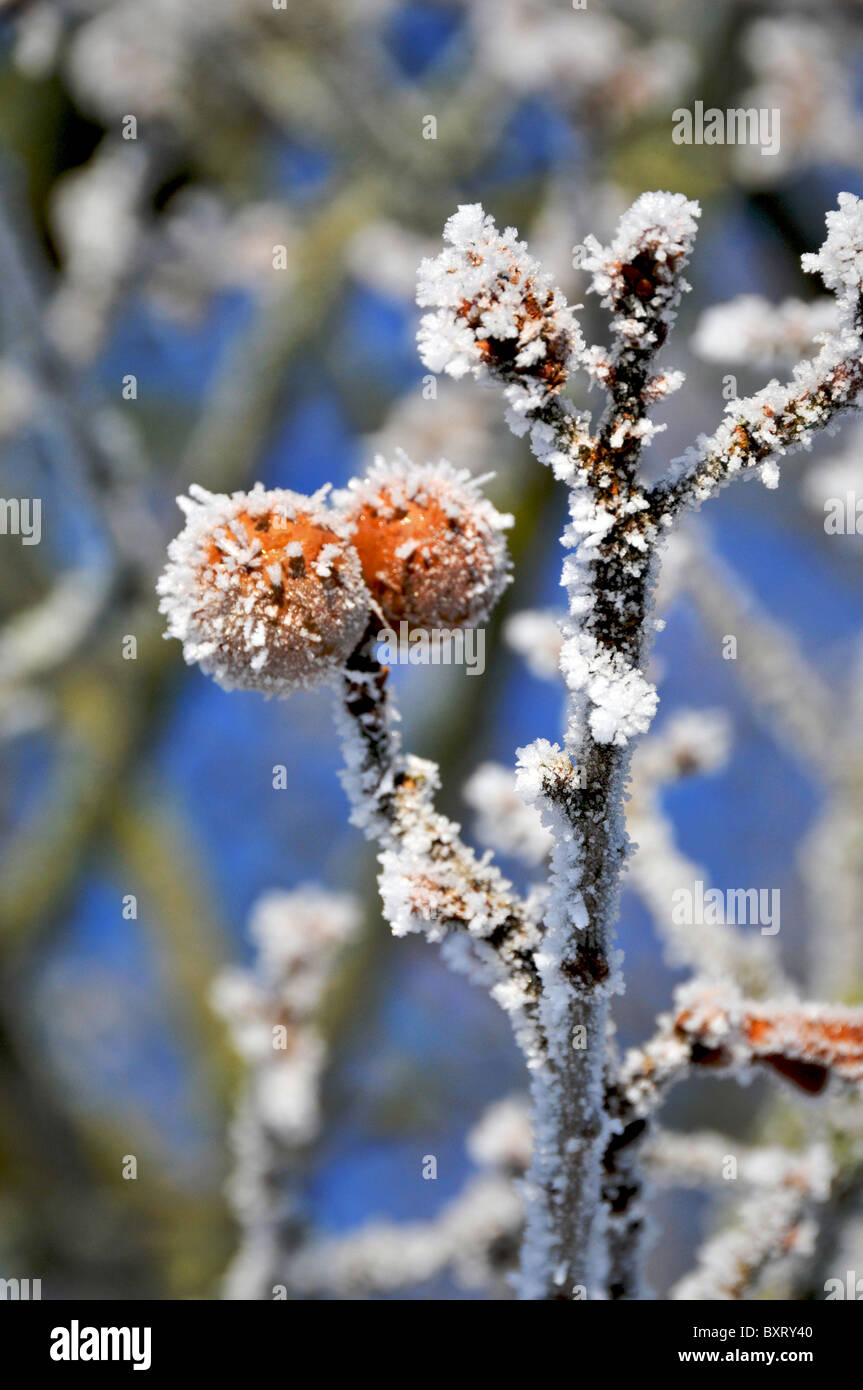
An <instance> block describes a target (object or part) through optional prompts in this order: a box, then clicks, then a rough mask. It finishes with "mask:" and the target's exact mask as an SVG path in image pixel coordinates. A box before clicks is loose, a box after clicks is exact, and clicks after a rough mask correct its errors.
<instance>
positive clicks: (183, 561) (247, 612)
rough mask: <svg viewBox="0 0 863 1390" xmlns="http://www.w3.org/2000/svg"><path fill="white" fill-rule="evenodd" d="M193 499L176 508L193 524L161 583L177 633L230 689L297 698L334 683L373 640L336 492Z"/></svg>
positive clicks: (258, 492) (175, 544)
mask: <svg viewBox="0 0 863 1390" xmlns="http://www.w3.org/2000/svg"><path fill="white" fill-rule="evenodd" d="M189 491H190V496H189V497H180V498H178V499H177V500H178V503H179V505H180V507H181V508H182V510H183V511H184V512H185V514H186V526H185V528H184V530H183V531H182V532H181V534H180V535H179V536H177V538H176V539H175V540H174V541H172V542H171V545H170V546H169V548H168V564H167V566H166V568H165V570H164V573H163V574H162V577H161V579H160V580H159V584H158V592H159V594H160V595H161V603H160V609H161V611H162V612H163V613H164V614H165V615H166V617H167V633H166V635H167V636H169V637H177V638H179V640H180V641H181V642H182V644H183V655H184V657H185V659H186V661H187V662H189V663H190V664H191V663H192V662H197V663H198V664H199V665H200V666H201V669H202V670H203V671H205V672H206V673H207V674H208V675H211V676H213V677H214V678H215V680H216V681H217V682H218V684H219V685H221V686H223V687H224V688H225V689H226V690H233V689H241V690H259V691H262V692H263V693H264V694H267V695H288V694H290V693H291V691H292V690H295V689H297V688H299V687H303V686H306V687H308V686H315V685H321V684H323V683H324V682H326V681H328V680H331V679H332V678H333V677H334V676H335V675H336V674H337V673H338V671H339V670H340V669H341V667H342V666H343V665H344V663H345V661H346V660H347V658H348V657H349V656H350V654H351V652H352V651H353V650H354V648H355V647H356V645H357V643H358V642H359V640H360V638H361V637H362V635H363V633H364V631H365V628H366V624H367V622H368V616H369V610H370V606H371V600H370V596H369V593H368V590H367V589H366V587H365V584H364V583H363V578H362V574H361V571H360V564H359V560H358V558H357V554H356V551H355V550H354V549H353V547H352V546H351V544H350V541H349V540H348V539H347V538H346V534H345V531H344V527H343V526H341V525H340V524H339V522H338V521H337V520H336V519H335V518H334V517H333V515H332V514H331V513H330V511H329V509H328V508H327V507H326V505H325V503H324V497H325V494H326V489H324V490H323V491H322V492H320V493H316V494H315V495H314V496H313V497H303V496H300V495H299V494H298V493H295V492H288V491H285V490H283V489H280V488H274V489H271V490H265V489H264V488H263V487H262V486H261V485H260V484H258V485H256V486H255V487H254V488H253V489H252V491H251V492H247V493H244V492H235V493H234V494H233V495H232V496H230V497H227V496H225V495H223V494H218V493H216V494H214V493H210V492H206V491H205V489H204V488H201V487H197V486H193V487H191V488H190V489H189Z"/></svg>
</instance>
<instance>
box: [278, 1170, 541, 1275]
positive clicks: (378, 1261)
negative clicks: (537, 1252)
mask: <svg viewBox="0 0 863 1390" xmlns="http://www.w3.org/2000/svg"><path fill="white" fill-rule="evenodd" d="M523 1219H524V1212H523V1206H522V1201H521V1198H520V1197H519V1194H518V1192H517V1191H516V1190H515V1187H514V1186H513V1184H512V1183H511V1182H510V1181H508V1180H507V1179H506V1178H503V1177H498V1176H496V1175H481V1176H479V1177H476V1178H474V1179H472V1180H471V1181H470V1182H469V1183H468V1184H467V1185H466V1186H465V1189H464V1191H463V1192H462V1193H461V1194H460V1195H459V1196H458V1197H456V1198H455V1199H454V1200H453V1201H451V1202H449V1203H447V1204H446V1205H445V1206H444V1207H443V1208H442V1210H441V1211H440V1212H439V1213H438V1215H437V1216H436V1217H435V1218H433V1219H432V1220H430V1221H412V1222H404V1223H396V1222H393V1221H374V1222H371V1223H369V1224H368V1225H366V1226H364V1227H362V1228H361V1229H360V1230H359V1231H356V1232H351V1233H350V1234H349V1235H346V1236H338V1237H332V1238H330V1239H327V1240H322V1241H320V1242H319V1243H318V1244H316V1245H311V1246H308V1247H307V1248H306V1249H303V1250H300V1251H299V1253H298V1254H297V1255H296V1256H295V1257H294V1258H293V1259H292V1260H291V1261H290V1263H289V1264H288V1266H287V1273H286V1278H287V1282H288V1287H289V1288H290V1289H291V1290H292V1292H293V1293H294V1294H295V1295H296V1296H299V1297H303V1296H305V1297H310V1296H314V1295H315V1294H321V1293H324V1294H327V1295H329V1296H330V1297H333V1296H335V1297H341V1298H364V1297H369V1296H370V1295H372V1294H375V1293H377V1294H382V1293H383V1294H386V1293H392V1292H394V1291H395V1290H397V1289H404V1288H406V1287H410V1286H411V1285H414V1284H422V1283H424V1282H425V1281H426V1280H429V1279H431V1278H433V1277H434V1276H435V1275H439V1274H440V1273H442V1272H443V1271H444V1270H447V1269H449V1270H450V1271H451V1273H452V1276H453V1279H454V1280H455V1282H456V1284H457V1285H459V1287H461V1288H464V1289H478V1288H482V1287H484V1286H485V1287H488V1285H489V1283H490V1282H494V1281H495V1280H498V1281H501V1283H502V1280H503V1279H504V1278H505V1277H506V1274H507V1270H506V1267H505V1265H506V1256H505V1252H506V1250H507V1247H509V1248H510V1249H511V1248H513V1247H514V1246H515V1244H516V1242H517V1240H518V1236H519V1233H520V1231H521V1226H522V1223H523ZM502 1256H503V1258H502ZM502 1263H503V1264H504V1268H503V1269H501V1264H502Z"/></svg>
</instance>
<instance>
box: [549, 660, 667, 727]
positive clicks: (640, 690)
mask: <svg viewBox="0 0 863 1390" xmlns="http://www.w3.org/2000/svg"><path fill="white" fill-rule="evenodd" d="M560 664H561V670H562V671H563V674H564V676H565V678H566V683H567V685H568V686H569V688H570V690H572V691H584V693H585V694H586V696H587V698H588V700H589V701H590V708H589V714H588V722H589V725H590V732H591V734H592V735H593V737H594V739H595V740H596V742H597V743H616V744H620V745H622V744H625V743H628V742H629V740H630V739H631V738H634V737H635V736H636V735H637V734H643V733H646V731H647V730H648V728H649V727H650V721H651V719H652V718H653V716H654V714H655V713H656V707H657V705H658V704H659V696H658V694H657V693H656V687H655V686H653V685H651V684H650V682H649V681H647V680H645V679H644V676H643V675H642V674H641V672H640V671H639V670H637V669H635V668H634V667H632V666H630V665H628V663H627V662H626V661H625V660H624V659H623V658H622V657H621V656H620V655H619V654H618V653H617V652H609V651H607V650H606V649H605V648H603V647H601V646H600V644H599V643H598V642H597V641H596V640H595V638H593V637H590V636H589V635H588V634H587V633H574V634H573V636H572V637H569V638H568V639H567V640H566V641H565V642H564V644H563V650H562V652H561V658H560Z"/></svg>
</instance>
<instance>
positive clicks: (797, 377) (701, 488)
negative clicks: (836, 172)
mask: <svg viewBox="0 0 863 1390" xmlns="http://www.w3.org/2000/svg"><path fill="white" fill-rule="evenodd" d="M827 229H828V231H827V239H826V240H825V242H824V244H823V246H822V247H821V249H820V251H818V252H816V253H813V254H810V255H806V256H804V257H803V267H804V269H805V270H811V271H818V272H820V274H821V278H822V280H823V281H824V284H825V285H826V286H827V288H828V289H829V290H831V291H833V293H834V294H835V295H836V300H837V315H836V316H837V323H836V327H835V329H834V330H833V331H832V332H825V333H823V334H822V335H821V348H820V350H819V351H818V353H817V354H816V356H815V357H813V358H811V359H810V360H808V361H805V362H802V363H800V365H799V366H797V367H795V369H794V375H793V379H792V380H791V381H790V382H787V383H786V384H784V385H780V384H779V382H777V381H771V382H770V383H769V384H768V385H767V386H765V387H764V389H763V390H761V391H759V392H757V393H756V394H755V395H754V396H750V397H749V398H748V399H746V400H734V401H729V403H728V405H727V407H726V411H725V419H724V420H723V422H722V424H721V425H720V427H719V429H718V430H717V431H716V433H715V434H713V435H711V436H709V437H708V436H702V437H701V438H700V439H699V440H698V442H697V444H696V445H695V446H694V447H693V448H692V449H690V450H689V452H688V453H687V454H686V455H685V456H684V458H683V459H682V460H681V461H680V462H679V464H678V465H677V467H676V468H675V470H674V471H673V472H672V474H671V475H670V477H669V478H667V479H663V480H662V481H661V482H660V483H658V484H657V485H656V486H655V487H654V488H653V489H652V490H651V499H650V500H651V506H652V509H653V511H654V514H655V515H656V516H657V518H658V520H659V521H660V523H661V524H663V525H668V524H670V523H671V521H672V520H673V518H674V517H675V515H676V514H677V512H678V511H679V510H680V508H681V507H683V506H685V505H686V504H688V503H699V502H702V501H704V499H705V498H707V497H709V496H711V494H712V493H714V492H715V491H716V490H717V489H718V488H720V487H722V486H723V485H724V484H725V483H727V482H729V481H730V480H731V479H732V478H734V477H738V476H745V475H746V474H751V473H752V472H753V471H754V470H755V469H756V468H760V470H761V478H762V481H763V482H764V483H765V484H766V485H767V486H768V487H776V485H777V483H778V479H779V469H778V466H777V462H776V460H777V457H779V456H782V455H784V454H787V453H789V452H790V451H792V450H794V449H799V448H809V447H810V446H811V443H812V436H813V433H814V432H815V431H816V430H820V429H824V428H825V427H827V426H830V425H832V424H833V423H834V421H835V420H836V419H837V418H838V417H839V416H840V415H842V414H843V413H845V412H847V411H848V410H850V409H852V408H854V407H855V406H859V405H860V401H861V392H863V360H861V359H863V337H861V334H863V203H861V202H860V200H859V199H858V198H855V197H853V196H852V195H851V194H850V193H840V195H839V206H838V208H836V209H835V210H834V211H832V212H828V214H827Z"/></svg>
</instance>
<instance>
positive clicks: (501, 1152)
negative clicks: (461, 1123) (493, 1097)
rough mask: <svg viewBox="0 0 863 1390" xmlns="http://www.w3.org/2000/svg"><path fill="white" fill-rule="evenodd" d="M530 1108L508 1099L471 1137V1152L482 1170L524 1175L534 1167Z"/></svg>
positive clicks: (524, 1099)
mask: <svg viewBox="0 0 863 1390" xmlns="http://www.w3.org/2000/svg"><path fill="white" fill-rule="evenodd" d="M531 1143H532V1141H531V1132H530V1104H529V1102H528V1098H527V1096H506V1097H505V1098H504V1099H503V1100H499V1101H496V1102H495V1103H494V1105H490V1106H489V1108H488V1109H487V1110H486V1111H485V1113H484V1114H483V1115H482V1116H481V1117H480V1119H479V1120H478V1122H477V1123H476V1124H475V1125H474V1127H473V1129H472V1130H471V1131H470V1133H469V1134H468V1137H467V1151H468V1153H469V1154H470V1157H471V1158H472V1159H473V1161H474V1163H476V1164H477V1166H478V1167H480V1168H492V1169H497V1170H498V1171H500V1172H503V1173H523V1172H524V1171H525V1169H526V1168H527V1166H528V1164H529V1163H530V1151H531Z"/></svg>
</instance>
